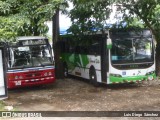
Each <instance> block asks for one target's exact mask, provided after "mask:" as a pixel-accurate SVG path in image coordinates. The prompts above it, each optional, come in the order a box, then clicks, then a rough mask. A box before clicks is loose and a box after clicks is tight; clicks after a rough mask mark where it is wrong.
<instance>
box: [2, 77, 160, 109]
mask: <svg viewBox="0 0 160 120" xmlns="http://www.w3.org/2000/svg"><path fill="white" fill-rule="evenodd" d="M8 94H9V98H8V99H6V100H4V103H5V104H6V105H8V106H13V107H14V109H15V110H17V111H159V110H160V80H154V81H148V82H144V83H137V84H121V85H109V86H107V85H100V86H99V87H94V86H93V85H92V84H91V83H89V82H88V81H87V82H86V81H85V80H81V79H79V78H68V79H58V80H57V81H56V82H55V83H53V84H50V85H43V86H37V87H32V88H31V87H30V88H19V89H14V90H9V93H8Z"/></svg>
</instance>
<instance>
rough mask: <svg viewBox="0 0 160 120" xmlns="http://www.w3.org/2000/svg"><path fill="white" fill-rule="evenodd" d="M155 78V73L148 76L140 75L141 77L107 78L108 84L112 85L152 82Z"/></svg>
mask: <svg viewBox="0 0 160 120" xmlns="http://www.w3.org/2000/svg"><path fill="white" fill-rule="evenodd" d="M155 78H156V75H155V73H153V74H150V75H144V76H143V75H141V76H128V77H115V76H109V79H110V82H109V83H110V84H113V83H138V82H141V81H148V80H154V79H155Z"/></svg>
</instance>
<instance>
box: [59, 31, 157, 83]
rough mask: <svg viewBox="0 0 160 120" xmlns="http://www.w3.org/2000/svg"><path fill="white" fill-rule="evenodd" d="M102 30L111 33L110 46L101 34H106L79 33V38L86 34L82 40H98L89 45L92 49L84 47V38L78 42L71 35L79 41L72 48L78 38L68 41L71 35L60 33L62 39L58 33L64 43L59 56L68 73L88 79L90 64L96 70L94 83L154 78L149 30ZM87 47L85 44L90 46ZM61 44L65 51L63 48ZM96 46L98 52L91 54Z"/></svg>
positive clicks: (152, 51) (151, 39) (152, 50)
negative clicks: (81, 34)
mask: <svg viewBox="0 0 160 120" xmlns="http://www.w3.org/2000/svg"><path fill="white" fill-rule="evenodd" d="M106 33H108V34H110V35H109V36H108V37H110V36H111V38H109V39H111V40H112V42H113V44H114V46H113V45H112V48H107V42H106V41H107V40H108V39H107V37H106V38H105V37H102V36H107V35H102V33H101V34H98V36H97V34H93V35H92V34H89V35H84V36H82V40H83V39H84V38H85V36H86V38H85V42H86V41H88V42H90V41H99V42H95V43H96V44H97V43H99V45H100V46H96V44H95V43H94V44H90V46H93V49H86V44H84V41H80V40H81V38H78V37H77V36H76V38H75V37H73V38H74V39H77V40H79V43H78V44H77V46H78V50H77V48H76V47H77V46H75V47H74V46H72V45H75V43H76V42H78V41H76V40H74V41H72V39H73V38H72V37H71V36H69V37H67V35H66V36H65V35H64V38H63V36H62V40H64V41H65V42H66V43H67V44H66V46H65V45H64V46H63V49H64V51H63V55H62V56H63V57H62V58H63V60H64V62H65V63H66V64H67V66H68V73H69V74H71V75H75V76H79V77H82V78H86V79H90V77H89V71H90V68H91V67H93V68H94V69H95V71H96V76H97V82H101V83H106V84H114V83H126V82H127V83H128V82H139V81H144V80H146V81H147V80H153V79H155V78H156V75H155V52H154V49H155V47H154V39H153V36H152V34H151V32H149V30H142V31H137V32H135V31H132V30H131V31H126V30H125V31H118V32H117V31H115V32H114V31H112V32H109V31H108V32H106ZM137 33H138V34H137ZM88 36H89V37H88ZM90 36H91V37H90ZM98 37H100V38H98ZM90 38H91V39H90ZM70 41H72V42H71V50H70V48H69V47H70ZM86 43H87V42H86ZM90 43H91V42H90ZM90 46H87V47H89V48H90ZM65 47H66V48H67V50H65ZM113 47H114V48H113ZM80 48H81V49H80ZM98 49H100V53H99V54H95V55H94V54H93V53H94V52H97V50H98ZM84 50H86V51H87V50H92V54H90V52H85V54H84V52H83V51H84ZM112 51H114V53H113V52H112ZM97 53H98V52H97ZM123 59H124V60H123ZM125 61H126V62H125ZM116 65H118V66H119V68H118V67H116ZM128 66H131V67H128Z"/></svg>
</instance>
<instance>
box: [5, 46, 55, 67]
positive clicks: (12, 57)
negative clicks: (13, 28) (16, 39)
mask: <svg viewBox="0 0 160 120" xmlns="http://www.w3.org/2000/svg"><path fill="white" fill-rule="evenodd" d="M50 64H53V62H52V59H51V53H50V47H49V46H47V45H31V46H13V47H10V48H9V65H8V66H9V68H24V67H39V66H44V65H50Z"/></svg>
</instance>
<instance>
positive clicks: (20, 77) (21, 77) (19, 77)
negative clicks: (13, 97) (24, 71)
mask: <svg viewBox="0 0 160 120" xmlns="http://www.w3.org/2000/svg"><path fill="white" fill-rule="evenodd" d="M14 79H15V80H17V79H23V76H18V75H16V76H15V78H14Z"/></svg>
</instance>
